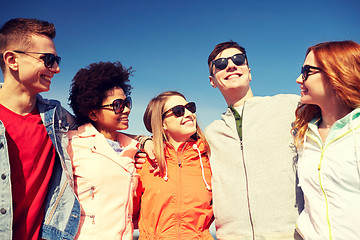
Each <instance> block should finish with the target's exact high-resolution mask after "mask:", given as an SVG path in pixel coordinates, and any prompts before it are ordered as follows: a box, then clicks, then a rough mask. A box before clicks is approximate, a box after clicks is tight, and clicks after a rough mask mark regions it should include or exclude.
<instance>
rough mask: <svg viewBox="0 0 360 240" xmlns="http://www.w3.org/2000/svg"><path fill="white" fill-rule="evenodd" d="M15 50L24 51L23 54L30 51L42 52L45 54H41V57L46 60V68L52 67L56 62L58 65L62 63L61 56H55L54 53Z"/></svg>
mask: <svg viewBox="0 0 360 240" xmlns="http://www.w3.org/2000/svg"><path fill="white" fill-rule="evenodd" d="M14 52H16V53H23V54H28V53H33V54H42V55H43V56H40V59H41V60H43V61H44V65H45V67H46V68H52V67H53V66H54V64H55V62H56V63H57V64H58V65H60V61H61V57H59V56H55V55H54V54H52V53H39V52H24V51H17V50H14Z"/></svg>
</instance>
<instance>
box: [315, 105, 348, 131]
mask: <svg viewBox="0 0 360 240" xmlns="http://www.w3.org/2000/svg"><path fill="white" fill-rule="evenodd" d="M330 105H331V104H330ZM352 110H353V109H350V108H348V107H346V106H345V105H344V104H334V105H332V106H328V107H322V108H321V118H322V120H321V122H320V125H319V127H321V128H330V127H331V126H332V125H333V124H334V122H336V121H337V120H339V119H341V118H343V117H345V116H346V115H347V114H349V113H350V112H351V111H352Z"/></svg>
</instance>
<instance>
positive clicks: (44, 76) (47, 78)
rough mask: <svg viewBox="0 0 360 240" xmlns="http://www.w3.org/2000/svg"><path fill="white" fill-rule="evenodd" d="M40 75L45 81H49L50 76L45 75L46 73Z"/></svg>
mask: <svg viewBox="0 0 360 240" xmlns="http://www.w3.org/2000/svg"><path fill="white" fill-rule="evenodd" d="M41 77H42V78H43V79H45V80H47V81H51V78H52V77H49V76H46V75H41Z"/></svg>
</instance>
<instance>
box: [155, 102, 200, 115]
mask: <svg viewBox="0 0 360 240" xmlns="http://www.w3.org/2000/svg"><path fill="white" fill-rule="evenodd" d="M185 108H186V109H187V110H189V111H190V112H191V113H195V112H196V105H195V103H194V102H189V103H187V104H186V105H176V106H175V107H172V108H170V109H169V110H167V111H166V112H164V113H163V115H162V118H163V119H164V118H165V117H166V115H167V114H168V113H169V112H172V113H173V114H174V115H175V116H176V117H181V116H184V114H185Z"/></svg>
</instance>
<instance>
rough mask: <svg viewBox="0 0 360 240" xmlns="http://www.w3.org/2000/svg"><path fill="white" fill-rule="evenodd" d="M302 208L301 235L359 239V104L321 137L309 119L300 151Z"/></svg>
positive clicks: (307, 237)
mask: <svg viewBox="0 0 360 240" xmlns="http://www.w3.org/2000/svg"><path fill="white" fill-rule="evenodd" d="M298 173H299V185H300V186H301V188H302V190H303V192H304V196H305V209H304V211H303V212H302V213H301V214H300V217H299V218H298V220H297V227H298V231H299V232H300V234H301V235H302V236H303V238H304V239H321V240H326V239H334V240H337V239H347V240H352V239H360V108H357V109H355V110H353V111H352V112H351V113H349V114H348V115H347V116H345V117H344V118H342V119H340V120H338V121H336V122H335V123H334V124H333V125H332V127H331V129H330V132H329V135H328V136H327V138H326V141H325V142H323V141H322V140H321V137H320V134H319V131H318V127H317V121H316V120H315V121H312V122H310V123H309V128H308V131H307V134H306V136H305V143H304V147H303V149H302V151H299V163H298Z"/></svg>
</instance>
